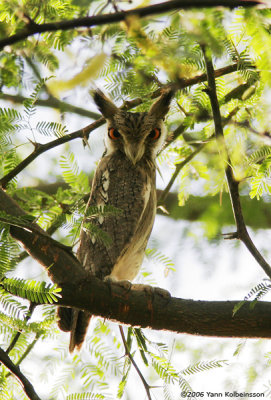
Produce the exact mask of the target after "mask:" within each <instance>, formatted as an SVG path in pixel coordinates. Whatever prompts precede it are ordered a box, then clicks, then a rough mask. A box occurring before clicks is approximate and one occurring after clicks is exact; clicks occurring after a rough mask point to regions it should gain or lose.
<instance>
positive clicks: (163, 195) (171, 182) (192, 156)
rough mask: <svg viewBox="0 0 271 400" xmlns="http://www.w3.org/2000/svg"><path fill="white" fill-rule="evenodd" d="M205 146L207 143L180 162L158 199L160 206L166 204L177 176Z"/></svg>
mask: <svg viewBox="0 0 271 400" xmlns="http://www.w3.org/2000/svg"><path fill="white" fill-rule="evenodd" d="M204 146H206V143H203V144H201V145H199V146H197V148H196V150H194V151H193V152H192V153H191V154H189V156H188V157H186V159H184V160H183V161H182V162H180V163H179V164H177V165H176V167H175V171H174V173H173V175H172V176H171V178H170V181H169V182H168V184H167V186H166V188H165V189H164V190H163V193H162V195H161V196H160V198H159V199H158V206H161V205H163V204H164V202H165V200H166V198H167V196H168V194H169V191H170V189H171V188H172V185H173V184H174V182H175V180H176V179H177V176H178V175H179V173H180V172H181V170H182V169H183V167H184V166H185V165H186V164H188V163H189V162H190V161H191V160H192V159H193V158H194V157H195V156H196V155H197V154H198V153H199V152H200V151H201V150H202V149H203V148H204Z"/></svg>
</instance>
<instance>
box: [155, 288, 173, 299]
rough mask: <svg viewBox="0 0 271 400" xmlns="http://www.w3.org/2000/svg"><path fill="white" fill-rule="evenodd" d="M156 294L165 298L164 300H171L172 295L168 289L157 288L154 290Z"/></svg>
mask: <svg viewBox="0 0 271 400" xmlns="http://www.w3.org/2000/svg"><path fill="white" fill-rule="evenodd" d="M154 293H155V294H158V295H159V296H161V297H163V299H166V300H168V299H170V298H171V294H170V292H169V291H168V290H166V289H162V288H160V287H155V288H154Z"/></svg>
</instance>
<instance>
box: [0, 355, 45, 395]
mask: <svg viewBox="0 0 271 400" xmlns="http://www.w3.org/2000/svg"><path fill="white" fill-rule="evenodd" d="M0 362H1V363H2V364H4V365H5V367H6V368H7V369H8V370H9V371H10V372H11V373H12V374H13V375H15V377H16V378H17V379H18V380H19V382H20V384H21V385H22V387H23V390H24V392H25V394H26V395H27V397H28V398H29V399H30V400H41V399H40V397H39V396H38V395H37V393H36V392H35V389H34V387H33V385H32V384H31V382H30V381H29V380H28V379H27V378H26V376H25V375H24V374H23V373H22V372H21V370H20V368H19V367H18V366H17V365H15V364H14V363H13V362H12V361H11V359H10V358H9V356H8V355H7V353H6V352H5V351H4V350H3V349H1V348H0Z"/></svg>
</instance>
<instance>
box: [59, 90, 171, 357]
mask: <svg viewBox="0 0 271 400" xmlns="http://www.w3.org/2000/svg"><path fill="white" fill-rule="evenodd" d="M171 97H172V92H170V91H165V92H164V93H163V94H162V95H161V97H160V98H159V99H158V100H157V101H156V102H155V103H154V104H153V105H152V107H151V108H150V111H149V112H148V113H130V112H126V111H123V110H120V109H119V108H117V107H116V106H115V105H114V104H113V103H112V102H111V101H110V100H109V99H108V98H107V97H105V96H104V94H103V93H102V92H101V91H100V90H97V91H95V92H94V101H95V102H96V104H97V106H98V108H99V109H100V111H101V113H102V114H103V116H104V117H105V118H106V120H107V129H108V132H107V133H106V135H105V147H106V151H105V153H104V155H103V157H102V159H101V160H100V162H99V165H98V167H97V170H96V173H95V176H94V179H93V183H92V190H91V194H90V198H89V201H88V204H87V207H86V213H87V210H88V208H89V207H90V206H99V207H101V208H102V207H103V206H106V205H110V206H113V207H115V208H116V209H117V210H119V212H117V213H112V214H111V215H108V216H101V215H100V216H97V217H95V218H92V219H91V223H92V224H94V225H96V226H97V227H98V228H99V229H101V230H102V231H103V232H104V233H105V234H106V235H107V236H108V237H109V238H110V239H111V241H110V243H109V244H108V243H105V242H103V241H102V240H98V239H97V237H96V236H95V234H93V233H91V231H90V230H88V229H87V224H88V217H86V218H85V222H84V224H83V228H82V230H81V234H80V245H79V248H78V252H77V257H78V259H79V261H80V262H81V263H82V264H83V266H84V268H85V269H86V270H88V271H89V272H90V273H91V274H94V275H95V276H97V277H99V278H101V279H104V278H106V277H109V278H110V279H113V280H132V279H134V278H135V276H136V275H137V273H138V270H139V268H140V266H141V264H142V261H143V257H144V252H145V248H146V245H147V241H148V238H149V236H150V233H151V230H152V226H153V221H154V217H155V212H156V187H155V170H156V168H155V157H156V155H157V153H158V151H159V150H160V148H161V147H162V145H163V143H164V141H165V138H166V130H165V126H164V123H163V118H164V116H165V115H166V113H167V112H168V109H169V104H170V100H171ZM59 316H60V323H59V325H60V327H61V329H63V330H66V331H69V330H70V331H71V342H70V351H73V350H74V348H75V347H77V348H80V346H81V345H82V342H83V340H84V336H85V333H86V330H87V326H88V324H89V320H90V318H91V315H90V313H86V312H82V311H78V310H70V315H69V316H68V311H64V310H63V309H62V311H61V309H60V311H59Z"/></svg>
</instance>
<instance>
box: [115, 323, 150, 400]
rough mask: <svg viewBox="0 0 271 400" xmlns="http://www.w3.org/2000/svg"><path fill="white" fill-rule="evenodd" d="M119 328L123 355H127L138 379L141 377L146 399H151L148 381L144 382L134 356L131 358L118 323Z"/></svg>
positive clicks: (121, 328)
mask: <svg viewBox="0 0 271 400" xmlns="http://www.w3.org/2000/svg"><path fill="white" fill-rule="evenodd" d="M119 330H120V335H121V339H122V342H123V345H124V348H125V355H126V356H127V357H129V359H130V361H131V363H132V364H133V366H134V368H135V370H136V372H137V373H138V376H139V377H140V379H141V381H142V383H143V386H144V388H145V390H146V393H147V397H148V399H149V400H151V393H150V386H149V385H148V383H147V382H146V379H145V378H144V376H143V375H142V373H141V371H140V369H139V368H138V366H137V364H136V362H135V360H134V358H133V356H132V354H131V352H130V350H129V347H128V345H127V341H126V339H125V335H124V331H123V327H122V326H121V325H119Z"/></svg>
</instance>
